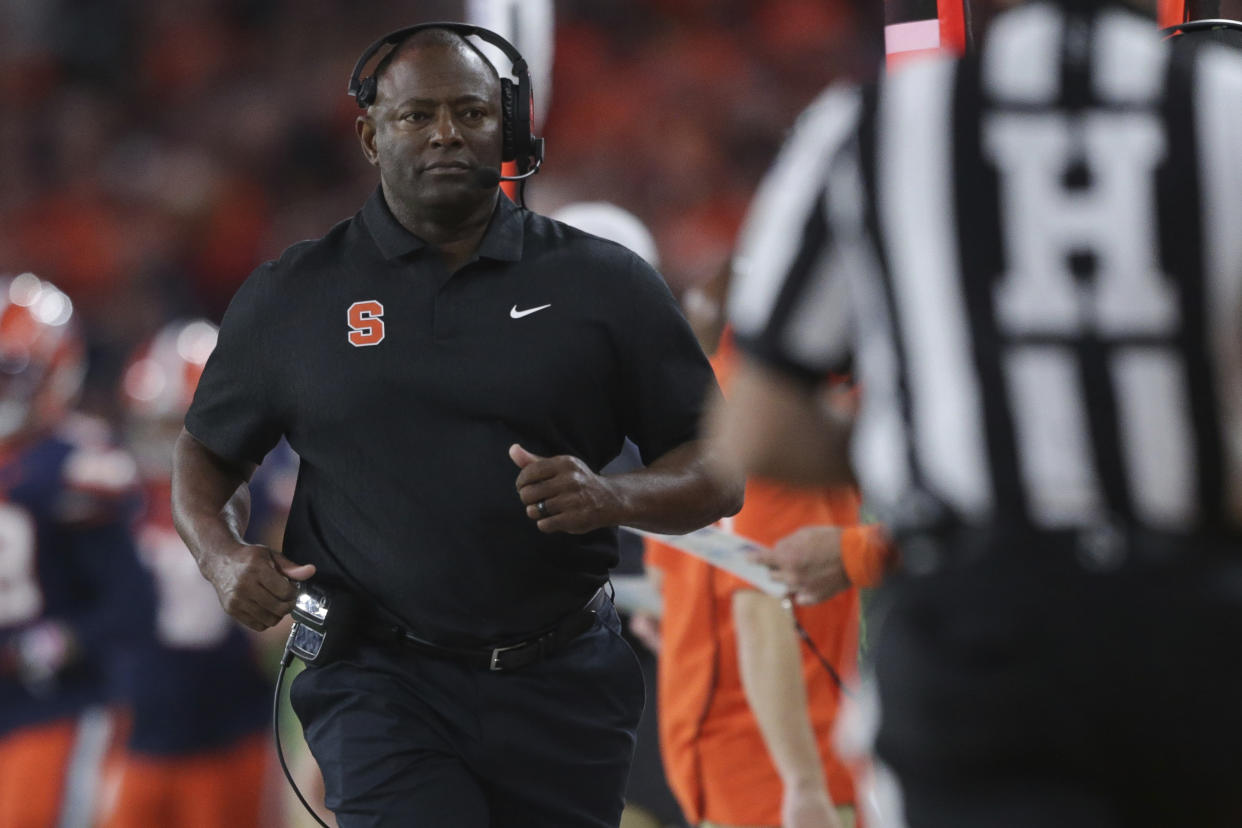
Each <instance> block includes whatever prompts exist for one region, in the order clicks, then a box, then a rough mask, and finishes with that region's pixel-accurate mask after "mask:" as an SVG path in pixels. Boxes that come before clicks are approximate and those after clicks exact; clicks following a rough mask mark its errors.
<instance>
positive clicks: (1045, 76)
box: [980, 3, 1062, 103]
mask: <svg viewBox="0 0 1242 828" xmlns="http://www.w3.org/2000/svg"><path fill="white" fill-rule="evenodd" d="M1061 31H1062V18H1061V15H1060V13H1059V12H1057V11H1056V10H1055V9H1054V8H1053V7H1052V6H1051V5H1049V4H1043V3H1032V4H1031V5H1029V6H1025V7H1023V8H1019V9H1014V10H1013V11H1010V12H1006V13H1005V14H1004V15H1002V16H1000V17H998V18H997V19H996V22H995V23H993V24H992V26H991V28H990V29H989V30H988V39H987V42H986V45H985V46H984V48H983V53H982V56H981V58H980V62H981V66H982V73H983V87H984V89H985V90H986V91H988V92H991V93H992V94H993V95H995V96H996V97H998V98H1000V99H1002V100H1009V101H1014V102H1018V103H1052V102H1054V101H1055V100H1056V98H1057V93H1058V92H1059V91H1060V88H1061V74H1060V71H1061V62H1060V56H1061V50H1060V48H1059V44H1060V40H1061Z"/></svg>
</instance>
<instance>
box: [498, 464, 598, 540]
mask: <svg viewBox="0 0 1242 828" xmlns="http://www.w3.org/2000/svg"><path fill="white" fill-rule="evenodd" d="M509 459H511V460H512V461H513V463H514V465H516V466H517V467H518V468H519V469H521V471H519V472H518V476H517V482H516V484H515V485H516V487H517V493H518V497H520V498H521V499H522V503H523V504H525V506H526V516H527V517H528V518H530V519H531V520H533V521H535V525H536V526H537V527H539V531H540V532H568V533H570V534H572V535H581V534H583V533H584V532H590V531H591V530H593V529H599V528H600V527H603V526H615V525H616V524H617V515H618V514H620V505H619V503H618V502H617V496H616V494H615V493H614V492H613V490H612V487H611V486H610V485H609V483H608V481H607V479H606V478H604V477H601V476H600V475H598V474H596V473H595V472H593V471H591V468H590V467H589V466H588V465H587V464H586V463H584V462H582V461H581V460H579V459H578V458H577V457H573V456H571V455H568V454H559V455H557V456H556V457H540V456H539V455H537V454H532V453H530V452H529V451H527V450H526V449H524V448H522V447H521V446H520V445H518V444H517V443H514V444H513V445H511V446H509ZM540 504H542V508H541V507H540Z"/></svg>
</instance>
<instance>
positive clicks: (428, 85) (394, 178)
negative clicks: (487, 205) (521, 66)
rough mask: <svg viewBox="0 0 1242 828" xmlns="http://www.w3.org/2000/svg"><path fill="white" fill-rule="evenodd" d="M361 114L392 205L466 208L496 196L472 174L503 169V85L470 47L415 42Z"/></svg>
mask: <svg viewBox="0 0 1242 828" xmlns="http://www.w3.org/2000/svg"><path fill="white" fill-rule="evenodd" d="M377 92H378V94H377V96H376V100H375V103H374V104H373V105H372V106H371V108H370V109H369V110H368V111H367V114H366V116H364V117H362V118H359V119H358V135H359V138H360V140H361V141H362V149H363V153H364V154H365V155H366V156H367V160H369V161H370V162H371V163H372V164H375V165H377V166H378V167H379V169H380V176H381V178H382V179H383V181H384V185H385V192H386V193H387V195H388V197H389V199H390V200H392V201H396V202H398V203H397V204H393V205H391V206H392V207H393V208H394V210H397V211H398V212H400V211H401V210H405V211H410V212H413V213H421V212H425V211H428V210H430V211H442V210H450V211H453V210H456V209H467V208H469V206H471V205H473V204H476V203H478V202H479V201H481V200H483V199H485V198H490V197H491V195H492V193H493V190H492V189H491V188H486V189H485V188H482V187H480V186H479V185H478V184H477V183H476V180H475V178H474V173H473V171H474V170H475V169H476V168H478V167H492V168H498V167H500V158H501V126H500V121H501V111H500V84H499V81H498V80H497V79H496V77H495V75H493V74H492V73H491V71H490V70H489V68H488V67H487V66H486V65H485V64H484V63H483V59H482V58H481V57H479V56H478V55H476V54H474V53H473V52H470V51H469V50H466V49H458V48H455V47H453V46H447V45H443V44H434V43H433V44H426V45H419V44H417V43H413V44H409V45H407V46H405V47H404V48H402V50H401V52H400V54H398V55H397V57H396V58H395V59H394V60H393V61H392V63H391V64H389V66H388V68H387V70H386V71H385V72H384V74H383V75H382V76H381V77H380V80H379V88H378V90H377Z"/></svg>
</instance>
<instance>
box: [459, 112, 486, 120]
mask: <svg viewBox="0 0 1242 828" xmlns="http://www.w3.org/2000/svg"><path fill="white" fill-rule="evenodd" d="M463 115H464V116H465V117H466V118H467V119H468V120H471V121H478V120H480V119H481V118H483V117H484V116H485V115H487V113H486V112H484V111H483V110H481V109H467V110H466V111H465V112H464V113H463Z"/></svg>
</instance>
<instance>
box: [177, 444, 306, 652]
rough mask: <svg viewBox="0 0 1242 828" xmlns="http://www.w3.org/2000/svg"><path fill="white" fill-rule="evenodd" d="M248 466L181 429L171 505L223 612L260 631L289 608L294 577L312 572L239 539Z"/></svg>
mask: <svg viewBox="0 0 1242 828" xmlns="http://www.w3.org/2000/svg"><path fill="white" fill-rule="evenodd" d="M253 473H254V466H253V465H242V464H238V463H234V462H231V461H229V460H227V459H225V458H223V457H220V456H219V455H217V454H215V453H214V452H212V451H211V450H210V449H208V448H207V447H206V446H204V445H203V444H202V443H200V442H199V441H198V440H196V439H195V438H194V436H193V435H192V434H190V433H189V432H188V431H185V430H184V429H183V430H182V431H181V436H180V437H178V438H177V446H176V451H175V454H174V459H173V480H172V483H173V485H172V508H173V522H174V523H175V524H176V527H177V533H178V534H180V535H181V539H182V540H184V541H185V544H186V546H188V547H189V548H190V552H191V553H192V554H193V555H194V560H195V561H197V562H198V568H199V570H200V571H201V572H202V573H203V576H204V577H205V578H207V580H209V581H210V582H211V583H212V585H213V586H214V587H215V588H216V594H217V595H218V596H219V598H220V605H221V606H222V607H224V609H225V611H226V612H227V613H228V614H229V615H231V616H233V617H234V618H236V619H237V620H238V621H240V622H241V623H242V624H244V625H246V626H247V627H249V628H250V629H252V630H265V629H267V628H268V627H271V626H272V625H274V624H276V623H277V622H278V621H280V619H281V618H283V617H284V616H285V614H286V613H288V612H289V609H290V607H291V606H292V604H293V598H294V597H295V596H296V595H297V589H296V588H295V587H294V585H293V584H292V583H291V581H290V579H293V580H299V581H300V580H305V579H306V578H309V577H311V575H313V574H314V573H315V568H314V567H313V566H310V565H306V566H299V565H297V564H295V563H293V562H292V561H290V560H288V559H287V558H285V557H284V556H283V555H281V554H280V553H278V552H275V551H273V550H270V549H268V548H267V547H264V546H256V545H253V544H248V543H246V542H245V541H244V540H243V539H242V535H243V533H244V532H245V530H246V525H247V523H248V522H249V519H250V489H249V487H248V486H247V485H246V484H247V481H248V480H249V479H250V476H251V475H252V474H253Z"/></svg>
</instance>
